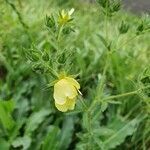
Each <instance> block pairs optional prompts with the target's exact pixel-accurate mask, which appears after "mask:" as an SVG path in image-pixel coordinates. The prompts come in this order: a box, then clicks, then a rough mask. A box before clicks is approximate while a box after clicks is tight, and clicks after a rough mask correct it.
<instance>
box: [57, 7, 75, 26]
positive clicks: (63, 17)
mask: <svg viewBox="0 0 150 150" xmlns="http://www.w3.org/2000/svg"><path fill="white" fill-rule="evenodd" d="M73 12H74V8H72V9H71V10H70V11H68V12H66V11H65V10H62V11H61V12H60V15H59V19H58V23H59V24H60V25H64V24H66V23H67V22H68V21H70V20H71V15H72V14H73Z"/></svg>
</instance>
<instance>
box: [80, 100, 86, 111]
mask: <svg viewBox="0 0 150 150" xmlns="http://www.w3.org/2000/svg"><path fill="white" fill-rule="evenodd" d="M79 100H80V102H81V103H82V105H83V106H84V107H85V110H88V107H87V105H86V103H85V102H84V101H83V100H82V99H81V98H79Z"/></svg>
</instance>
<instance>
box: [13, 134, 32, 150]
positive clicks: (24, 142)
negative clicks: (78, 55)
mask: <svg viewBox="0 0 150 150" xmlns="http://www.w3.org/2000/svg"><path fill="white" fill-rule="evenodd" d="M30 145H31V138H30V137H28V136H24V137H19V138H17V139H16V140H15V141H13V143H12V146H13V147H14V148H17V147H20V146H22V150H27V149H28V148H29V147H30Z"/></svg>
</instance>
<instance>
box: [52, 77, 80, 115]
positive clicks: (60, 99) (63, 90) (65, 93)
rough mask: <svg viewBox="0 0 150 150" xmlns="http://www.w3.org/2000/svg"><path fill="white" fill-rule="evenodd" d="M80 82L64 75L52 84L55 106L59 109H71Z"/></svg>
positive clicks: (73, 105)
mask: <svg viewBox="0 0 150 150" xmlns="http://www.w3.org/2000/svg"><path fill="white" fill-rule="evenodd" d="M79 89H80V84H79V83H78V82H77V81H76V80H75V79H73V78H71V77H64V78H62V79H60V80H59V81H58V82H56V83H55V85H54V95H53V96H54V99H55V106H56V108H57V109H58V110H59V111H62V112H66V111H67V110H73V109H74V107H75V103H76V97H77V95H78V91H79Z"/></svg>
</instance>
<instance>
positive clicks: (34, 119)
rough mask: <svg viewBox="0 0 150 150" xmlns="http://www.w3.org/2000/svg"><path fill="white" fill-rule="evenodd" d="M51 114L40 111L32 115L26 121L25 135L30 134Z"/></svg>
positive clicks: (44, 110)
mask: <svg viewBox="0 0 150 150" xmlns="http://www.w3.org/2000/svg"><path fill="white" fill-rule="evenodd" d="M50 113H51V111H50V110H46V109H42V110H40V111H38V112H35V113H33V114H32V115H31V116H30V118H29V119H28V121H27V127H26V134H31V133H32V132H33V131H34V130H36V129H37V128H38V126H39V125H40V123H42V121H44V119H45V117H46V116H48V115H49V114H50Z"/></svg>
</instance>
